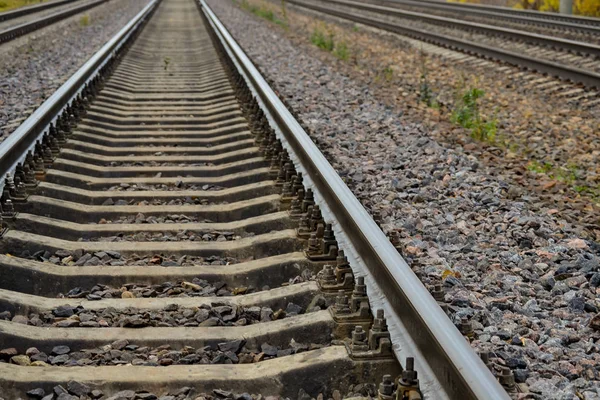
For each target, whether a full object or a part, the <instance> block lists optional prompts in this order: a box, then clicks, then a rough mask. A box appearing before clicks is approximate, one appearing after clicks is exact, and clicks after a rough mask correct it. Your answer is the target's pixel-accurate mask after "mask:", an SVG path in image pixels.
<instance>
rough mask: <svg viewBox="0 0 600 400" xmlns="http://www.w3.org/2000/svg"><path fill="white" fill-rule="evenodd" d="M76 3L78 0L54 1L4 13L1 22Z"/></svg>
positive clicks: (1, 14) (0, 18) (1, 15)
mask: <svg viewBox="0 0 600 400" xmlns="http://www.w3.org/2000/svg"><path fill="white" fill-rule="evenodd" d="M74 1H77V0H54V1H47V2H45V3H40V4H36V5H34V6H28V7H20V8H17V9H15V10H10V11H4V12H1V13H0V22H2V21H7V20H9V19H15V18H18V17H21V16H23V15H27V14H34V13H37V12H40V11H42V10H47V9H49V8H54V7H59V6H62V5H65V4H69V3H73V2H74Z"/></svg>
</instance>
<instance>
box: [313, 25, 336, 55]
mask: <svg viewBox="0 0 600 400" xmlns="http://www.w3.org/2000/svg"><path fill="white" fill-rule="evenodd" d="M310 42H311V43H312V44H314V45H315V46H317V47H318V48H320V49H321V50H325V51H333V48H334V47H335V42H334V40H333V33H331V32H328V33H325V32H323V31H322V30H321V29H319V28H315V29H314V30H313V33H312V35H310Z"/></svg>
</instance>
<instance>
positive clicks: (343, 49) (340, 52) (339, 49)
mask: <svg viewBox="0 0 600 400" xmlns="http://www.w3.org/2000/svg"><path fill="white" fill-rule="evenodd" d="M333 55H334V56H336V57H337V58H339V59H340V60H342V61H348V60H349V59H350V50H348V45H347V44H346V42H340V43H338V44H336V45H335V48H334V49H333Z"/></svg>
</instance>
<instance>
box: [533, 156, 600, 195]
mask: <svg viewBox="0 0 600 400" xmlns="http://www.w3.org/2000/svg"><path fill="white" fill-rule="evenodd" d="M527 169H528V170H529V171H531V172H535V173H536V174H544V175H547V176H548V177H549V178H550V179H554V180H557V181H559V182H564V183H566V184H568V185H574V184H575V182H576V181H577V179H578V178H579V176H580V175H581V174H580V168H579V167H578V166H577V165H574V164H567V165H566V166H560V167H555V166H554V165H553V164H552V163H550V162H547V161H544V162H540V161H537V160H531V161H529V163H528V164H527ZM573 189H574V190H576V191H577V192H579V193H582V192H586V191H591V192H593V190H594V188H591V187H588V186H577V185H574V186H573Z"/></svg>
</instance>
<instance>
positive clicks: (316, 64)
mask: <svg viewBox="0 0 600 400" xmlns="http://www.w3.org/2000/svg"><path fill="white" fill-rule="evenodd" d="M209 3H210V4H211V6H212V7H213V9H214V10H215V11H216V13H217V14H218V15H219V16H220V17H221V18H222V20H223V21H224V23H225V25H226V26H227V28H228V29H229V30H230V31H231V32H232V34H233V35H234V37H235V38H236V39H237V40H238V41H239V43H240V45H242V46H243V48H244V49H245V50H246V51H247V52H248V53H249V55H250V56H251V58H252V59H253V61H254V62H255V63H256V64H257V66H258V67H259V68H260V69H261V70H262V72H263V73H264V74H265V75H266V77H267V79H269V80H270V81H271V82H272V84H273V86H274V88H275V89H276V90H277V91H278V92H279V93H280V96H281V97H282V98H284V99H285V101H286V102H287V103H288V104H289V105H290V106H291V107H292V108H293V109H294V110H295V111H296V112H298V113H299V116H300V119H301V121H302V123H303V125H304V126H305V127H307V128H308V129H309V131H310V132H311V135H312V137H313V139H314V140H315V141H316V142H317V144H318V145H319V147H320V148H321V149H322V151H323V152H324V154H325V155H326V157H327V158H328V159H329V160H330V162H331V163H332V164H333V165H334V167H335V168H336V169H337V170H338V172H339V173H340V175H341V176H342V177H343V178H344V179H345V180H346V182H347V183H348V184H349V186H350V188H351V189H352V190H353V191H354V193H355V194H356V195H357V196H358V197H359V198H360V199H361V201H362V202H363V204H364V205H365V206H366V207H367V209H369V210H370V211H378V212H380V213H381V215H382V219H383V227H384V230H386V231H388V232H389V231H393V230H394V231H398V232H399V234H400V237H401V240H402V247H403V254H404V255H405V257H406V258H407V261H409V263H410V264H411V266H412V267H413V270H414V271H415V273H416V274H417V275H418V276H419V277H420V278H421V279H422V281H423V282H424V283H425V284H426V285H433V284H434V283H438V282H443V283H444V287H445V289H446V298H445V300H446V302H447V303H449V307H450V314H451V317H452V318H453V320H454V321H455V322H456V323H458V321H459V320H460V317H464V316H466V317H468V318H470V320H471V321H472V323H473V327H474V339H473V340H472V345H473V347H474V348H475V349H477V350H488V351H491V352H492V353H493V354H492V356H493V358H494V362H496V363H498V364H500V365H507V366H509V367H510V368H511V369H512V370H513V372H514V373H515V375H516V378H517V381H519V382H526V384H527V385H528V387H529V390H530V391H531V392H532V396H533V397H532V398H537V399H576V398H578V397H577V394H580V395H582V396H584V397H583V398H585V399H600V391H599V388H600V354H599V350H600V316H599V315H598V307H599V306H600V302H599V296H598V295H599V294H600V290H599V288H598V286H599V285H600V259H599V254H600V245H598V243H594V242H590V241H586V240H583V239H580V237H581V236H580V232H581V227H579V226H574V225H571V224H569V223H568V222H566V221H564V220H562V219H560V217H559V216H558V214H557V213H555V211H554V210H551V209H548V208H546V207H544V206H543V205H542V203H541V202H540V201H539V199H537V198H536V197H535V196H534V195H532V194H529V193H526V192H525V191H523V190H522V188H520V187H517V186H515V185H514V184H513V183H512V182H509V181H501V180H499V179H498V178H495V177H494V176H492V174H491V173H490V172H491V171H488V170H486V169H485V168H484V167H482V166H481V165H480V163H479V162H478V160H477V159H475V158H474V157H472V156H467V155H465V154H463V153H462V152H461V151H458V150H454V149H449V148H444V147H442V146H441V145H440V144H439V143H437V142H436V141H435V140H434V139H433V136H432V135H431V134H430V132H426V131H424V128H423V127H422V126H420V125H408V124H407V125H404V124H403V121H402V118H401V114H400V113H399V112H398V111H397V110H394V109H389V108H386V107H384V106H383V105H381V104H380V103H379V102H378V100H377V99H376V98H374V97H373V96H372V95H371V94H370V91H369V88H368V87H366V86H360V85H358V84H356V83H355V82H353V81H351V80H350V79H348V78H347V77H345V76H342V75H341V74H339V73H337V72H336V71H335V70H334V69H333V68H332V67H330V66H327V65H325V64H323V63H322V62H320V61H318V60H317V59H316V58H315V57H314V56H313V54H314V53H313V51H315V52H316V51H318V50H316V49H308V50H307V49H306V48H299V47H297V46H294V45H292V44H291V43H290V41H289V40H287V39H286V38H285V37H283V36H282V35H281V34H280V32H281V31H279V30H278V28H277V29H272V28H270V25H268V23H267V22H266V21H264V20H258V19H255V17H253V16H249V15H248V14H245V13H244V12H242V11H240V10H239V9H236V8H234V7H232V6H231V3H230V2H223V1H215V0H210V1H209ZM247 32H252V35H248V34H247ZM576 393H577V394H576Z"/></svg>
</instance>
